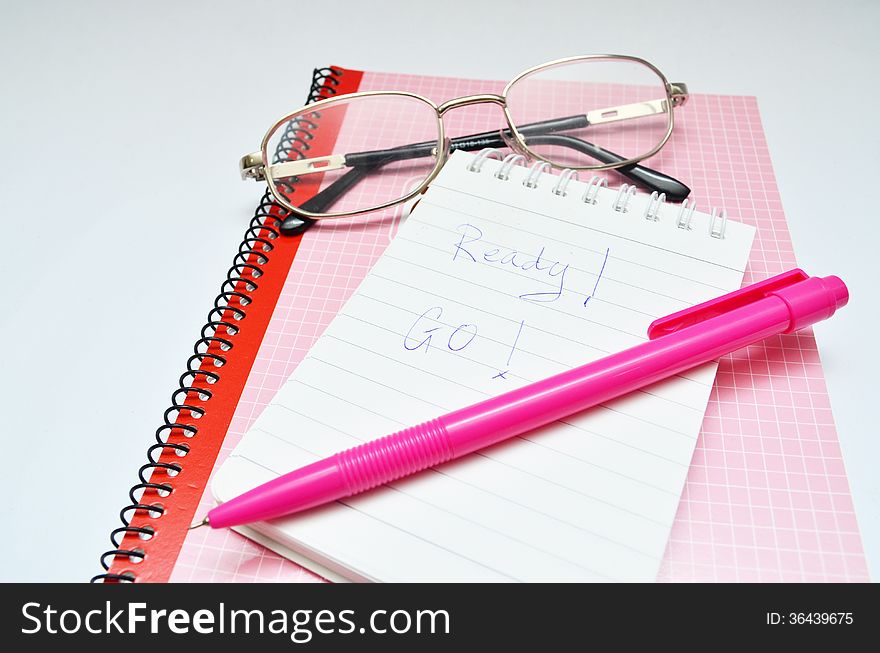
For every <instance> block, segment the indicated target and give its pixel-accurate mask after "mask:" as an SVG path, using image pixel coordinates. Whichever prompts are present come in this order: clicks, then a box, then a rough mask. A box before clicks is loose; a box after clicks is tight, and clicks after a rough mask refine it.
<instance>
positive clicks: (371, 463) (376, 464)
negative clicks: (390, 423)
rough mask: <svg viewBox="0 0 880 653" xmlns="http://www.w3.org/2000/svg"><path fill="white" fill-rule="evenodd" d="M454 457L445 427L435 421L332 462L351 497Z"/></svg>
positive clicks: (342, 454)
mask: <svg viewBox="0 0 880 653" xmlns="http://www.w3.org/2000/svg"><path fill="white" fill-rule="evenodd" d="M454 455H455V454H454V451H453V448H452V443H451V441H450V439H449V434H448V433H447V431H446V427H445V426H444V425H443V423H442V422H441V421H440V420H438V419H433V420H430V421H428V422H424V423H422V424H418V425H416V426H411V427H409V428H405V429H403V430H402V431H397V432H396V433H392V434H391V435H386V436H385V437H383V438H379V439H378V440H373V441H371V442H365V443H364V444H361V445H358V446H357V447H353V448H351V449H347V450H345V451H342V452H340V453H338V454H336V455H335V456H333V458H332V459H333V460H334V461H335V463H336V466H337V467H338V469H339V473H340V474H341V475H342V477H343V480H344V483H345V487H346V490H347V492H348V494H349V495H351V494H357V493H358V492H364V491H366V490H369V489H372V488H374V487H376V486H378V485H382V484H384V483H390V482H391V481H394V480H396V479H398V478H401V477H403V476H408V475H410V474H414V473H415V472H420V471H422V470H424V469H427V468H428V467H433V466H434V465H439V464H440V463H443V462H446V461H447V460H450V459H452V458H453V457H454Z"/></svg>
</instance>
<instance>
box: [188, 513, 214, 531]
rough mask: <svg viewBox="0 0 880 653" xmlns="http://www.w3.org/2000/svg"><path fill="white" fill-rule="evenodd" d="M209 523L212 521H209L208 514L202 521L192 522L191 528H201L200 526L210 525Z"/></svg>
mask: <svg viewBox="0 0 880 653" xmlns="http://www.w3.org/2000/svg"><path fill="white" fill-rule="evenodd" d="M209 524H210V522H209V521H208V516H207V515H205V518H204V519H203V520H202V521H197V522H193V523H192V524H190V525H189V530H192V529H194V528H199V527H200V526H208V525H209Z"/></svg>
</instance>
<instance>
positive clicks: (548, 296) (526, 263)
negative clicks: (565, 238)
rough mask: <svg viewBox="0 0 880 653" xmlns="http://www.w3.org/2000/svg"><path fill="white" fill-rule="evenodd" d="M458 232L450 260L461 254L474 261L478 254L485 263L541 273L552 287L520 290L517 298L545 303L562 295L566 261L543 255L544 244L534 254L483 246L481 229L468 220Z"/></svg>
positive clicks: (461, 256) (567, 265)
mask: <svg viewBox="0 0 880 653" xmlns="http://www.w3.org/2000/svg"><path fill="white" fill-rule="evenodd" d="M458 232H459V234H461V237H460V238H459V240H458V242H457V243H455V250H454V251H453V253H452V260H453V261H455V260H458V259H459V258H462V259H464V260H470V261H471V262H472V263H476V262H477V259H478V258H479V259H482V260H483V261H485V262H486V263H494V264H497V265H503V266H510V267H513V268H517V269H519V270H522V271H523V272H531V271H534V272H538V273H545V274H546V276H547V277H548V279H546V280H544V281H543V283H547V282H548V281H551V282H552V286H553V290H551V291H542V292H527V293H523V294H521V295H520V296H519V298H520V299H524V300H526V301H530V302H538V303H549V302H555V301H556V300H557V299H559V298H560V297H562V293H563V291H564V290H565V275H566V272H568V269H569V264H568V263H563V262H562V261H553V260H549V259H547V258H545V256H544V252H545V251H546V248H545V247H541V248H540V250H539V251H538V255H537V256H535V255H534V254H529V253H527V252H521V251H519V250H516V249H512V248H508V247H494V246H492V247H486V245H487V243H485V242H483V243H480V241H482V240H483V230H482V229H480V228H479V227H477V226H475V225H472V224H460V225H458Z"/></svg>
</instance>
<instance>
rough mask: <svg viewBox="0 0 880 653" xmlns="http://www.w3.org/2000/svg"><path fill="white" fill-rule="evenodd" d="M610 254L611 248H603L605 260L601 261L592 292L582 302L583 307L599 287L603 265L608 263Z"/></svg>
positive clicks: (603, 269)
mask: <svg viewBox="0 0 880 653" xmlns="http://www.w3.org/2000/svg"><path fill="white" fill-rule="evenodd" d="M610 253H611V248H610V247H606V248H605V258H604V259H602V267H601V268H599V274H598V275H597V276H596V283H595V284H594V285H593V292H591V293H590V294H589V295H587V298H586V299H585V300H584V306H586V305H587V303H588V302H589V301H590V300H591V299H592V298H593V297H594V296H595V294H596V289H597V288H598V287H599V282H600V281H601V280H602V274H603V273H604V272H605V264H606V263H608V254H610Z"/></svg>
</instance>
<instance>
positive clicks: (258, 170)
mask: <svg viewBox="0 0 880 653" xmlns="http://www.w3.org/2000/svg"><path fill="white" fill-rule="evenodd" d="M583 61H628V62H631V63H636V64H641V65H643V66H645V67H647V68H648V69H649V70H651V71H652V72H653V73H654V74H655V75H657V77H658V79H659V80H660V82H661V83H662V85H663V88H664V89H665V91H666V97H665V98H662V99H657V100H650V101H645V102H638V103H635V104H628V105H622V106H619V107H607V108H603V109H597V110H594V111H590V112H588V113H587V114H586V116H587V118H588V124H589V125H593V124H601V123H607V122H614V121H620V120H629V119H632V118H639V117H644V116H650V115H657V114H658V113H666V115H667V116H668V120H667V125H666V132H665V133H664V135H663V138H662V139H661V140H660V141H659V142H658V143H657V144H656V145H655V146H654V147H653V148H652V149H651V150H649V151H648V152H646V153H644V154H642V155H640V156H637V157H632V158H629V159H625V160H622V161H617V162H613V163H601V164H597V165H585V166H575V165H565V166H563V165H560V164H557V163H554V162H553V161H551V160H550V159H548V158H546V157H544V156H542V155H541V154H539V153H537V152H534V151H532V150H531V149H530V148H529V146H528V145H527V144H526V140H525V137H524V136H523V135H522V134H521V133H520V131H519V130H518V129H517V127H516V125H515V124H514V122H513V118H512V116H511V115H510V109H509V107H508V105H507V94H508V92H509V91H510V89H511V88H513V86H514V85H515V84H516V83H517V82H518V81H520V80H522V79H524V78H526V77H529V76H531V75H533V74H535V73H537V72H540V71H542V70H545V69H549V68H555V67H557V66H563V65H567V64H571V63H578V62H583ZM374 96H386V97H394V96H396V97H407V98H412V99H415V100H418V101H420V102H422V103H424V104H426V105H428V106H429V107H431V108H432V109H433V110H434V113H435V115H436V119H437V134H438V136H437V144H438V146H440V145H441V144H442V147H437V148H435V159H436V160H435V163H434V168H433V169H432V170H431V172H430V173H429V174H428V175H427V176H426V177H425V179H424V181H423V182H422V183H421V185H419V187H418V188H416V189H414V190H412V191H410V192H409V193H407V194H406V195H404V196H402V197H400V198H398V199H395V200H391V201H388V202H383V203H382V204H379V205H376V206H372V207H368V208H364V209H357V210H353V211H339V212H330V213H312V212H310V211H307V210H303V209H301V208H299V207H297V206H294V205H293V204H291V202H290V201H289V200H288V199H287V198H286V197H285V196H284V194H283V193H281V192H280V191H279V190H278V188H277V186H276V183H275V179H276V177H277V178H281V179H283V178H289V177H292V176H298V175H304V174H310V173H320V172H327V171H330V170H338V169H341V168H344V167H346V164H345V155H343V154H335V155H330V156H322V157H312V158H300V159H296V160H291V161H282V162H280V163H271V162H270V158H269V152H268V148H269V141H270V139H271V138H272V136H273V135H274V134H275V133H276V131H277V130H278V129H279V128H280V127H281V126H282V125H284V124H285V123H288V122H290V121H291V120H294V119H296V118H297V117H298V116H300V115H301V114H307V113H311V112H314V111H320V110H321V108H322V107H327V106H331V105H333V104H337V103H340V102H343V101H350V100H353V99H356V98H362V97H374ZM687 99H688V89H687V85H686V84H684V83H682V82H676V83H671V82H669V80H667V78H666V76H665V75H664V74H663V73H662V72H661V71H660V69H659V68H657V67H656V66H654V65H653V64H652V63H650V62H649V61H646V60H645V59H641V58H639V57H634V56H630V55H616V54H587V55H579V56H574V57H566V58H564V59H556V60H554V61H548V62H547V63H543V64H540V65H538V66H534V67H532V68H529V69H528V70H524V71H523V72H521V73H519V74H518V75H517V76H516V77H514V78H513V79H512V80H511V81H510V82H508V83H507V85H506V86H505V87H504V89H503V90H502V92H501V94H500V95H496V94H493V93H484V94H479V95H466V96H463V97H459V98H453V99H451V100H447V101H446V102H444V103H442V104H439V105H438V104H436V103H434V102H433V101H431V100H430V99H428V98H426V97H424V96H422V95H418V94H416V93H409V92H407V91H363V92H358V93H346V94H343V95H337V96H334V97H331V98H326V99H323V100H319V101H317V102H313V103H311V104H307V105H305V106H303V107H300V108H299V109H297V110H296V111H291V112H290V113H288V114H286V115H284V116H283V117H281V118H279V119H278V120H276V121H275V122H274V123H273V124H272V125H271V127H269V129H268V130H267V131H266V134H265V136H263V139H262V141H261V143H260V151H259V152H253V153H251V154H247V155H245V156H243V157H242V158H241V160H240V162H239V169H240V172H241V178H242V179H253V180H255V181H263V180H265V181H266V183H267V185H268V187H269V191H270V192H271V194H272V196H273V197H274V198H275V201H276V202H277V203H278V204H280V205H281V206H282V207H284V208H285V209H287V210H288V211H290V212H291V213H292V214H293V215H295V216H297V217H304V218H309V219H311V220H326V219H333V218H348V217H354V216H358V215H363V214H365V213H372V212H374V211H381V210H383V209H387V208H389V207H392V206H396V205H398V204H403V203H405V202H408V201H409V200H411V199H413V198H415V197H417V196H418V195H420V194H421V193H423V192H425V190H426V189H427V188H428V186H429V185H430V184H431V182H432V181H433V180H434V179H435V178H436V177H437V175H438V174H439V172H440V169H441V168H442V167H443V166H444V164H445V163H446V161H447V160H448V158H449V152H450V142H449V139H448V138H446V130H445V126H444V124H443V115H444V114H445V113H446V112H447V111H450V110H451V109H457V108H460V107H465V106H470V105H474V104H496V105H499V106H500V107H501V109H502V111H503V113H504V118H505V120H506V122H507V129H508V130H509V131H510V134H511V135H512V138H508V137H506V136H504V135H503V132H504V128H503V127H501V128H499V130H500V131H501V132H502V138H503V139H504V141H505V144H506V145H507V146H508V147H510V148H511V149H512V150H513V151H514V152H516V153H517V154H520V155H522V156H524V157H526V158H527V159H537V160H539V161H543V162H545V163H547V164H549V165H550V166H552V167H553V168H570V169H572V170H595V171H599V170H611V169H614V168H621V167H624V166H629V165H633V164H637V163H639V162H640V161H642V160H644V159H647V158H649V157H651V156H653V155H654V154H656V153H657V152H659V151H660V149H661V148H662V147H663V146H664V145H666V143H667V141H668V140H669V137H670V136H671V135H672V130H673V127H674V126H675V118H674V111H673V109H674V108H675V107H679V106H682V105H684V104H685V102H687ZM279 173H283V174H279Z"/></svg>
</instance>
